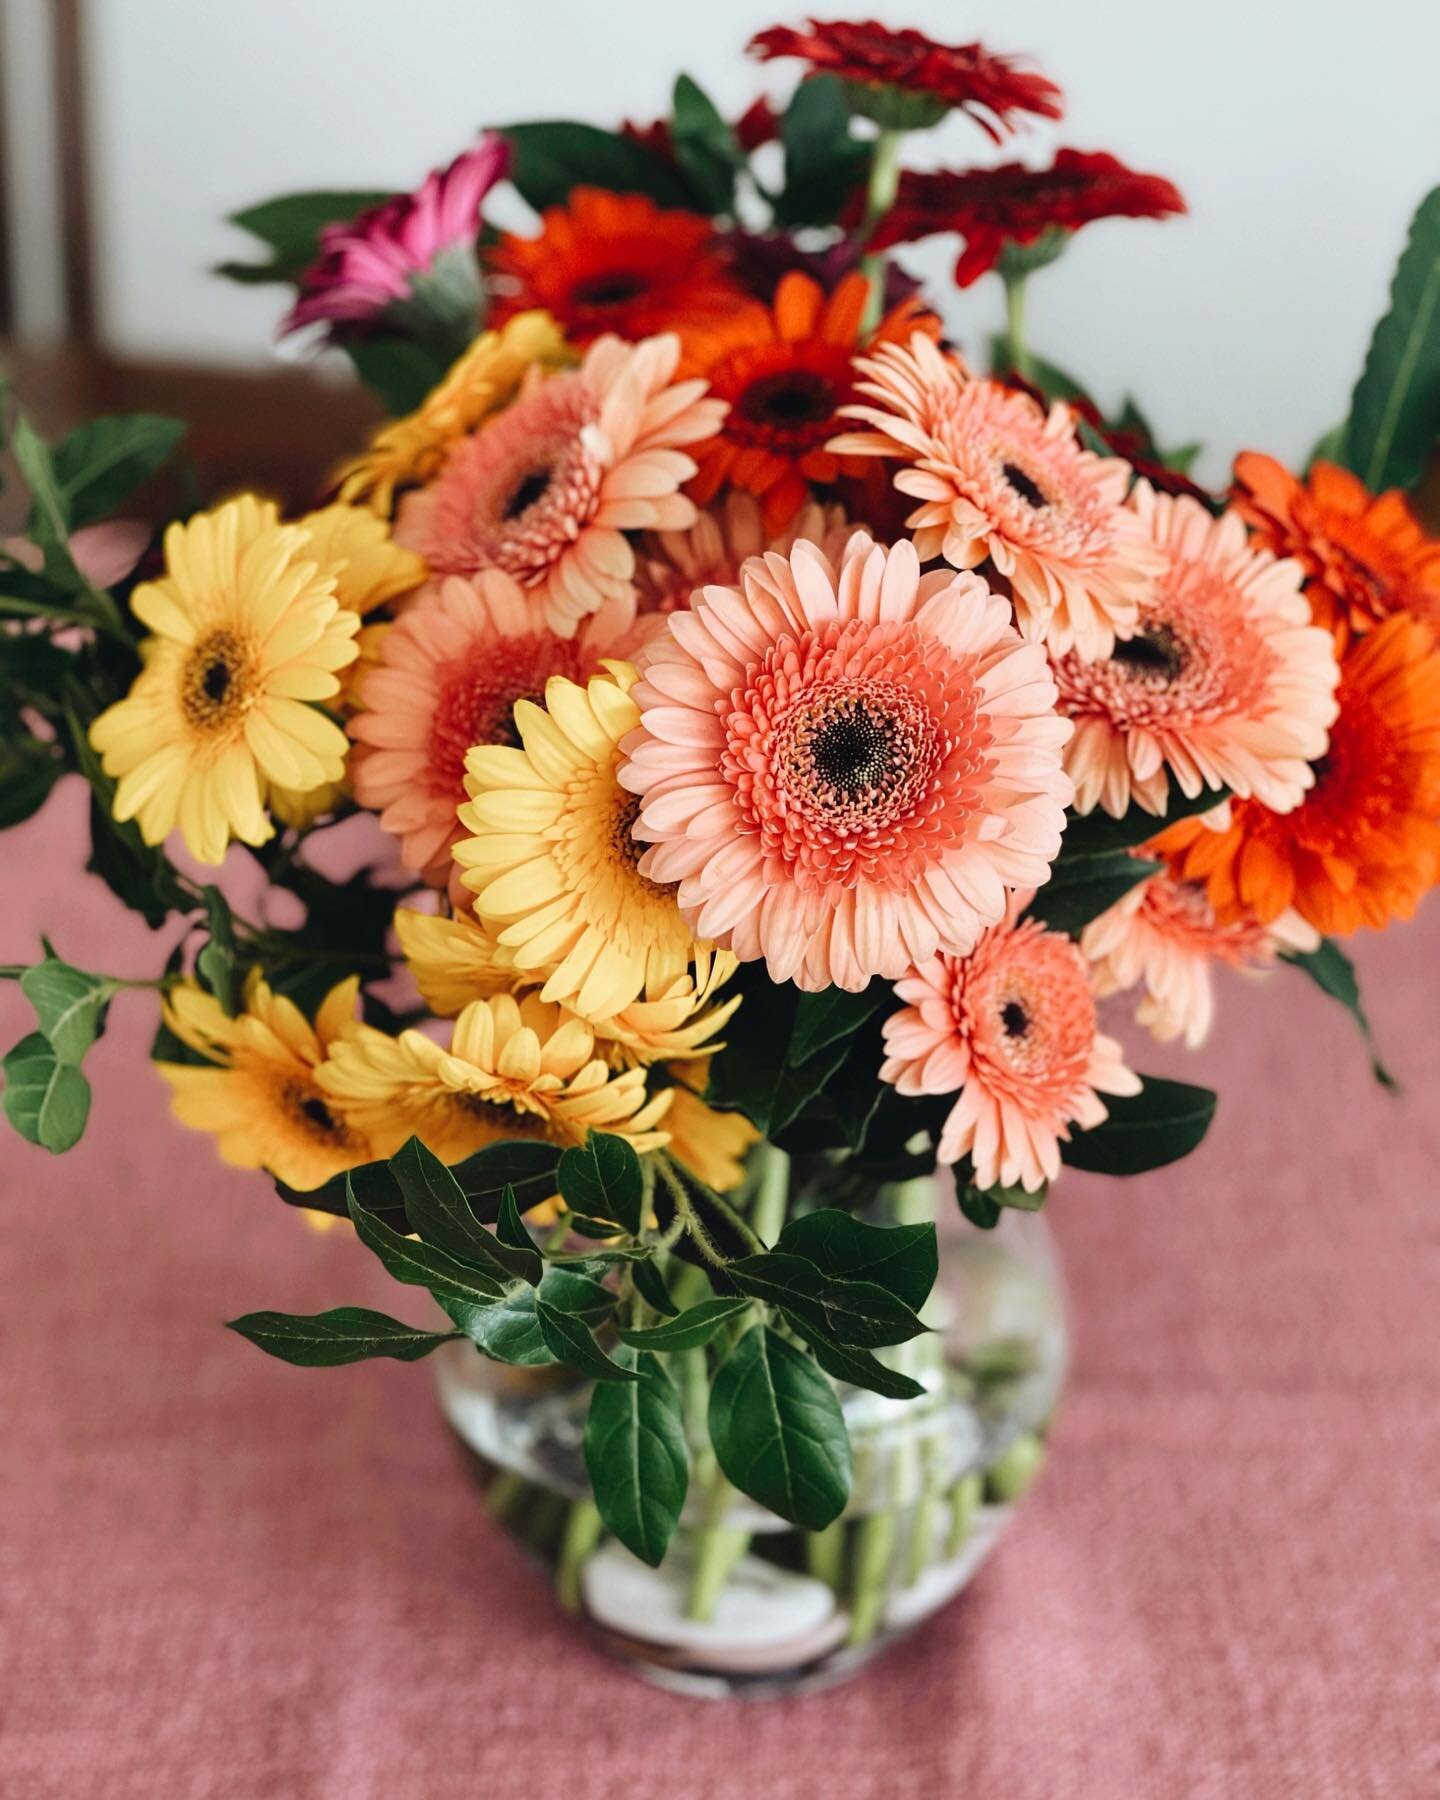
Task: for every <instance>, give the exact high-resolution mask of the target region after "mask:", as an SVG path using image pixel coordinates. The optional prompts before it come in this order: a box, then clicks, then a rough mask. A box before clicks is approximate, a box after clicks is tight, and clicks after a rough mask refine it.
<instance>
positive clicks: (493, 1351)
mask: <svg viewBox="0 0 1440 1800" xmlns="http://www.w3.org/2000/svg"><path fill="white" fill-rule="evenodd" d="M440 1304H441V1306H442V1307H443V1308H444V1309H445V1311H446V1312H447V1313H449V1315H450V1317H451V1318H452V1319H453V1320H454V1321H455V1323H456V1324H457V1325H458V1326H459V1327H460V1329H461V1331H463V1332H464V1334H465V1336H466V1337H468V1338H469V1339H470V1341H471V1343H472V1344H475V1345H476V1346H477V1347H478V1348H479V1349H481V1350H483V1351H484V1353H485V1354H486V1356H488V1357H490V1358H491V1359H492V1360H493V1361H495V1362H503V1363H514V1364H516V1365H517V1366H518V1367H520V1368H524V1369H533V1368H540V1367H544V1366H547V1365H549V1364H553V1363H554V1362H555V1361H556V1360H557V1358H556V1357H555V1355H554V1353H553V1352H552V1350H551V1349H550V1347H549V1345H548V1344H547V1343H546V1342H545V1339H544V1337H543V1336H542V1335H541V1331H540V1319H539V1315H538V1314H537V1312H536V1310H535V1289H534V1288H531V1287H516V1288H513V1289H512V1290H511V1291H510V1292H509V1293H507V1294H506V1295H505V1297H504V1299H503V1300H497V1301H496V1302H495V1303H494V1304H493V1305H491V1306H472V1305H470V1304H469V1303H468V1302H467V1301H463V1300H447V1299H445V1298H444V1296H443V1295H442V1296H441V1297H440Z"/></svg>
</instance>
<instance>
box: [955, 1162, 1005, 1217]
mask: <svg viewBox="0 0 1440 1800" xmlns="http://www.w3.org/2000/svg"><path fill="white" fill-rule="evenodd" d="M955 1198H956V1200H957V1201H958V1202H959V1203H960V1210H961V1212H962V1213H964V1215H965V1217H966V1218H967V1219H968V1220H969V1221H970V1223H971V1224H972V1225H973V1226H974V1227H975V1228H976V1230H977V1231H993V1230H994V1229H995V1227H996V1226H997V1225H998V1224H999V1223H1000V1216H1001V1214H1002V1213H1003V1212H1004V1210H1005V1209H1004V1207H1003V1206H1002V1205H1001V1204H1000V1202H999V1201H998V1200H997V1199H996V1198H995V1192H994V1189H992V1188H979V1187H976V1185H975V1183H974V1182H973V1181H972V1180H971V1179H970V1164H969V1161H968V1159H967V1161H966V1162H965V1163H964V1165H963V1166H962V1165H961V1164H960V1163H956V1165H955Z"/></svg>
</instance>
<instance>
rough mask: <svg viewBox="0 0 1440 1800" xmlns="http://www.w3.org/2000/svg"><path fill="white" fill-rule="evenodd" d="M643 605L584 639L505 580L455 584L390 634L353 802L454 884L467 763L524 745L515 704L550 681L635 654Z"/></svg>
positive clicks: (618, 600) (355, 724)
mask: <svg viewBox="0 0 1440 1800" xmlns="http://www.w3.org/2000/svg"><path fill="white" fill-rule="evenodd" d="M634 623H635V602H634V599H633V597H632V596H630V595H627V594H621V595H618V596H616V597H615V598H614V599H610V600H607V601H605V603H604V604H603V605H602V606H601V608H600V610H599V611H598V612H596V613H594V614H592V615H591V617H590V618H588V619H587V620H586V621H585V622H584V625H583V626H582V628H581V629H580V630H579V631H578V632H577V633H576V634H575V636H574V637H570V638H560V637H556V636H555V634H554V633H553V632H552V631H549V630H547V629H546V627H545V625H544V623H543V621H542V620H541V619H540V618H539V617H538V615H537V614H536V612H535V609H534V607H533V606H532V605H531V603H530V601H529V599H528V597H527V595H526V594H525V592H524V590H523V589H522V588H521V587H519V586H518V585H517V583H516V582H515V581H514V580H512V579H511V577H510V576H509V575H506V574H504V573H503V572H502V571H501V570H499V569H486V570H485V571H484V572H483V573H482V574H480V575H477V576H476V577H475V579H474V580H473V581H462V580H461V579H460V578H459V577H458V576H453V575H452V576H450V577H448V578H447V579H446V580H444V581H442V582H441V583H440V584H439V586H438V587H436V588H435V589H433V590H431V591H430V592H428V593H426V594H425V595H423V596H422V597H421V598H420V599H419V600H417V601H416V602H415V604H414V605H413V606H411V607H408V608H407V609H406V611H405V614H404V616H403V617H402V618H401V619H399V620H397V621H396V623H395V624H394V625H393V626H392V627H391V629H390V630H389V631H388V632H387V633H386V634H385V638H384V640H383V642H382V644H381V646H380V660H379V664H378V666H377V667H376V668H374V669H373V670H372V671H371V672H370V673H369V674H367V675H366V677H365V680H364V682H363V684H362V686H361V690H360V693H361V706H362V710H361V711H360V712H359V713H357V714H356V716H355V717H354V718H353V719H351V721H350V724H349V727H348V729H349V732H350V735H351V737H352V738H354V739H355V742H356V743H357V745H358V746H359V749H358V750H357V752H356V755H355V758H354V763H353V768H352V780H353V783H354V787H355V798H356V799H357V800H358V801H359V802H360V804H361V805H362V806H368V807H370V808H371V809H372V810H373V811H375V812H378V813H379V814H380V823H381V824H382V825H383V826H384V828H385V829H386V831H389V832H393V833H394V835H395V836H396V837H398V838H399V839H400V860H401V862H402V863H403V864H404V865H405V867H406V868H407V869H415V870H417V871H419V872H421V873H422V874H423V875H424V877H425V879H426V880H427V881H429V882H431V883H432V884H433V885H434V886H436V887H443V886H444V885H445V882H446V879H447V877H449V875H450V874H451V864H450V849H451V846H452V844H453V843H454V842H455V840H456V839H457V838H458V837H459V836H460V826H459V823H458V821H457V819H456V816H455V811H456V808H457V807H458V806H459V805H460V803H461V802H462V801H463V800H464V798H465V754H466V752H467V751H468V750H470V749H471V748H472V747H473V746H474V745H476V744H514V743H516V742H518V739H517V737H516V733H515V702H516V701H517V700H521V699H533V700H538V699H540V698H541V697H542V696H543V694H544V692H545V684H546V682H547V681H548V680H549V679H550V677H551V676H552V675H565V676H568V677H569V678H570V679H571V680H572V681H583V680H584V679H585V678H586V677H587V676H589V675H591V674H593V673H594V671H595V670H596V669H597V668H599V666H600V661H601V658H602V657H604V656H607V655H612V654H621V653H622V652H623V651H624V650H626V649H628V648H631V647H633V645H632V637H631V632H632V627H633V626H634Z"/></svg>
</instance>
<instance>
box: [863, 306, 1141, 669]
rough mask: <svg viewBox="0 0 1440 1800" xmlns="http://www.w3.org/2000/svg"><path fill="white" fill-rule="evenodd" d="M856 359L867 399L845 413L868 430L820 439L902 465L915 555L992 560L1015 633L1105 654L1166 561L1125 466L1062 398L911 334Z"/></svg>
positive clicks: (1056, 646)
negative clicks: (1097, 443) (1089, 445)
mask: <svg viewBox="0 0 1440 1800" xmlns="http://www.w3.org/2000/svg"><path fill="white" fill-rule="evenodd" d="M857 367H858V368H859V369H860V370H861V372H862V374H864V376H865V377H866V379H865V380H864V381H861V382H859V383H857V387H858V389H859V391H860V392H861V393H862V394H866V395H868V396H869V397H870V399H871V400H873V401H874V402H875V404H874V405H873V406H870V405H865V406H862V405H853V406H847V407H843V408H842V409H841V410H842V412H843V413H845V415H846V416H847V417H851V418H856V419H862V420H864V421H865V423H866V424H867V425H869V426H870V427H871V429H870V430H868V431H857V432H848V433H846V434H845V435H844V436H843V437H839V438H835V439H833V440H832V441H831V444H830V448H831V449H832V450H834V451H836V452H837V453H839V454H841V455H850V456H887V457H891V458H894V459H896V460H898V461H900V462H903V463H905V464H907V465H908V466H907V467H905V468H903V469H901V471H900V472H899V474H898V475H896V477H895V486H896V487H897V488H898V489H899V490H900V492H901V493H903V494H909V495H910V496H912V498H914V499H916V500H918V501H919V502H920V505H919V506H918V507H917V508H916V509H915V511H914V512H912V513H911V514H910V516H909V518H908V519H907V520H906V523H907V525H909V526H910V528H911V529H912V530H913V531H914V533H915V547H916V549H917V550H919V552H920V556H921V558H922V560H924V561H927V562H928V561H929V560H930V558H931V557H935V556H943V557H944V558H945V560H946V561H947V562H949V563H951V564H953V565H954V567H955V568H957V569H973V568H975V567H977V566H978V565H979V564H980V563H983V562H984V561H986V559H987V558H988V559H989V561H990V562H992V563H993V564H994V566H995V568H996V569H997V570H998V571H999V572H1000V574H1001V575H1003V576H1004V577H1005V579H1006V580H1007V581H1008V582H1009V584H1010V588H1011V592H1012V595H1013V598H1014V602H1015V614H1016V618H1017V619H1018V621H1019V625H1020V629H1021V631H1022V632H1023V633H1024V634H1025V636H1026V637H1030V638H1043V639H1044V640H1045V642H1046V643H1047V644H1049V645H1050V647H1051V648H1052V649H1053V650H1054V651H1056V652H1057V653H1060V652H1063V651H1066V650H1069V649H1071V648H1072V647H1073V648H1074V649H1075V650H1077V651H1078V652H1079V654H1080V655H1081V656H1084V657H1095V656H1106V655H1108V654H1109V652H1110V650H1111V649H1112V648H1113V646H1114V643H1115V639H1116V638H1117V637H1128V636H1129V635H1130V633H1131V631H1132V630H1133V629H1134V625H1135V616H1136V608H1137V607H1138V605H1139V602H1140V600H1141V599H1142V597H1143V596H1144V594H1145V593H1146V591H1147V589H1148V587H1149V585H1150V582H1151V580H1152V578H1153V577H1154V576H1155V575H1157V574H1158V573H1159V572H1160V570H1161V569H1162V568H1163V566H1164V561H1163V558H1162V557H1161V556H1160V554H1159V553H1158V552H1157V551H1156V549H1155V548H1154V546H1153V545H1152V544H1151V543H1150V542H1149V540H1148V538H1147V537H1146V534H1145V532H1144V530H1143V528H1142V527H1141V525H1140V522H1139V520H1138V519H1137V518H1136V517H1135V515H1134V514H1133V513H1132V512H1130V511H1129V510H1127V508H1126V506H1125V504H1124V501H1125V491H1126V489H1127V487H1128V486H1129V484H1130V478H1131V473H1132V471H1131V468H1130V465H1129V464H1128V463H1126V462H1122V461H1121V460H1120V459H1119V458H1118V457H1101V456H1095V455H1093V454H1092V453H1091V452H1090V451H1088V450H1085V449H1083V448H1082V447H1081V445H1080V442H1079V440H1078V438H1077V437H1076V435H1075V416H1074V414H1073V413H1072V412H1071V411H1070V409H1069V407H1067V406H1062V405H1060V404H1059V403H1058V402H1057V403H1056V404H1055V405H1054V406H1052V407H1051V408H1050V410H1049V412H1048V413H1047V412H1046V411H1045V409H1044V408H1043V407H1041V406H1040V405H1038V404H1037V402H1036V401H1034V400H1032V399H1031V398H1030V396H1029V395H1028V394H1024V393H1020V392H1018V391H1017V390H1015V389H1013V388H1007V387H1004V386H1002V385H1001V383H999V382H997V381H981V380H978V379H977V378H976V377H974V376H972V375H971V374H970V372H969V370H968V369H966V367H965V365H964V364H963V363H962V362H960V361H959V360H958V358H956V357H954V356H948V355H946V354H945V352H943V351H942V350H939V349H937V348H936V346H935V345H934V344H933V343H931V341H930V340H929V339H928V338H926V337H924V336H923V335H921V334H920V333H918V332H917V333H916V334H915V335H914V336H913V337H912V338H911V340H910V345H909V347H908V349H907V348H905V347H903V346H901V345H898V344H886V345H883V346H882V347H881V348H880V349H879V350H878V351H877V352H876V353H875V355H874V356H871V357H862V358H860V359H859V361H858V363H857Z"/></svg>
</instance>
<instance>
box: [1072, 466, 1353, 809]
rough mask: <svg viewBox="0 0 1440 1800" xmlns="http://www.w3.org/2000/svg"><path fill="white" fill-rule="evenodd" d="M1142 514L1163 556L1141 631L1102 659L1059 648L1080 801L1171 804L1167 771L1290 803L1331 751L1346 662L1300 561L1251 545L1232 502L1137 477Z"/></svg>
mask: <svg viewBox="0 0 1440 1800" xmlns="http://www.w3.org/2000/svg"><path fill="white" fill-rule="evenodd" d="M1132 505H1133V507H1134V511H1135V514H1136V516H1137V517H1138V518H1139V520H1140V521H1141V523H1142V524H1143V525H1144V527H1145V530H1146V531H1147V532H1148V534H1149V536H1150V539H1151V541H1152V542H1153V543H1154V544H1155V545H1156V546H1157V547H1158V548H1159V549H1160V550H1161V551H1162V552H1163V553H1164V556H1165V559H1166V567H1165V571H1164V573H1163V574H1162V575H1161V577H1160V579H1159V580H1158V581H1157V582H1155V583H1154V585H1153V586H1152V587H1151V588H1150V590H1149V592H1148V593H1147V594H1146V595H1145V596H1144V597H1143V598H1142V600H1141V602H1140V609H1139V613H1138V615H1137V618H1136V626H1135V635H1134V636H1133V637H1130V638H1126V639H1125V640H1124V641H1123V642H1121V643H1118V644H1116V645H1115V647H1114V649H1113V650H1112V651H1111V652H1110V654H1109V655H1108V656H1107V657H1104V658H1102V659H1101V660H1099V661H1096V662H1087V661H1084V660H1082V658H1081V657H1080V655H1079V654H1078V652H1075V651H1071V652H1070V653H1069V654H1068V655H1065V656H1058V657H1056V658H1055V659H1054V660H1055V680H1056V682H1057V684H1058V686H1059V689H1060V710H1061V711H1062V712H1064V713H1067V714H1068V715H1069V716H1070V717H1071V718H1072V719H1074V721H1075V735H1074V737H1073V738H1071V740H1070V742H1069V744H1068V745H1067V746H1066V750H1065V766H1066V768H1067V769H1068V770H1069V771H1070V774H1071V777H1072V778H1073V780H1074V782H1075V806H1076V809H1077V811H1079V812H1082V813H1088V812H1091V811H1093V810H1094V808H1095V807H1097V806H1101V807H1103V808H1104V809H1105V811H1106V812H1108V813H1110V814H1112V815H1113V816H1114V817H1115V818H1117V819H1118V818H1121V817H1122V816H1123V815H1124V813H1125V812H1126V810H1127V809H1128V808H1129V806H1130V804H1131V802H1132V801H1133V802H1134V803H1135V804H1136V805H1137V806H1140V807H1143V808H1144V810H1145V811H1146V812H1150V813H1156V814H1163V813H1164V811H1165V808H1166V801H1167V796H1168V793H1169V784H1168V780H1167V775H1166V771H1167V769H1168V770H1169V771H1171V772H1172V773H1173V774H1174V776H1175V779H1176V781H1177V782H1178V783H1179V785H1180V789H1181V792H1182V793H1185V794H1188V795H1189V796H1191V797H1192V798H1193V797H1194V796H1195V795H1196V794H1198V793H1200V791H1201V790H1202V789H1203V788H1206V787H1228V788H1229V789H1230V790H1231V792H1232V793H1235V794H1238V795H1242V796H1246V797H1252V796H1253V798H1255V799H1256V800H1258V801H1260V803H1261V804H1262V805H1263V806H1267V807H1269V808H1270V810H1271V811H1272V812H1289V811H1290V810H1291V808H1292V807H1296V806H1298V805H1299V804H1300V801H1301V799H1302V797H1303V796H1304V793H1305V790H1306V789H1307V788H1309V787H1310V786H1312V785H1313V783H1314V780H1315V775H1314V771H1313V770H1312V769H1311V767H1310V764H1311V762H1313V761H1314V760H1315V759H1316V758H1317V757H1319V756H1322V755H1323V754H1324V752H1325V745H1326V742H1327V737H1328V729H1329V726H1330V724H1331V721H1332V720H1333V719H1334V717H1335V713H1336V704H1335V684H1336V682H1337V681H1338V680H1339V676H1340V669H1339V665H1338V663H1337V662H1336V660H1335V649H1334V644H1333V642H1332V640H1331V637H1330V634H1329V632H1328V631H1323V630H1321V629H1320V628H1319V627H1318V626H1315V625H1312V624H1311V623H1310V606H1309V602H1308V601H1307V600H1306V598H1305V595H1304V593H1303V591H1302V589H1303V584H1304V581H1305V571H1304V570H1303V569H1302V568H1301V567H1300V565H1299V563H1296V562H1291V561H1288V560H1287V561H1284V562H1281V561H1278V560H1277V559H1276V558H1275V557H1274V556H1272V555H1271V553H1270V552H1269V551H1268V550H1260V549H1252V548H1251V547H1250V545H1249V543H1248V542H1247V539H1246V534H1245V524H1244V521H1243V520H1242V519H1241V517H1240V515H1239V514H1238V513H1236V512H1233V511H1231V512H1226V513H1223V514H1222V515H1221V516H1220V517H1219V518H1218V519H1216V518H1212V517H1211V515H1210V514H1209V513H1208V512H1207V511H1206V510H1205V508H1204V507H1203V506H1201V505H1200V503H1199V502H1198V501H1196V500H1191V499H1190V498H1189V497H1188V496H1185V495H1178V496H1173V495H1169V494H1157V493H1156V492H1155V491H1154V490H1153V489H1152V488H1151V487H1150V486H1149V485H1148V483H1146V482H1143V481H1142V482H1138V483H1137V484H1136V487H1135V493H1134V495H1133V497H1132Z"/></svg>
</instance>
